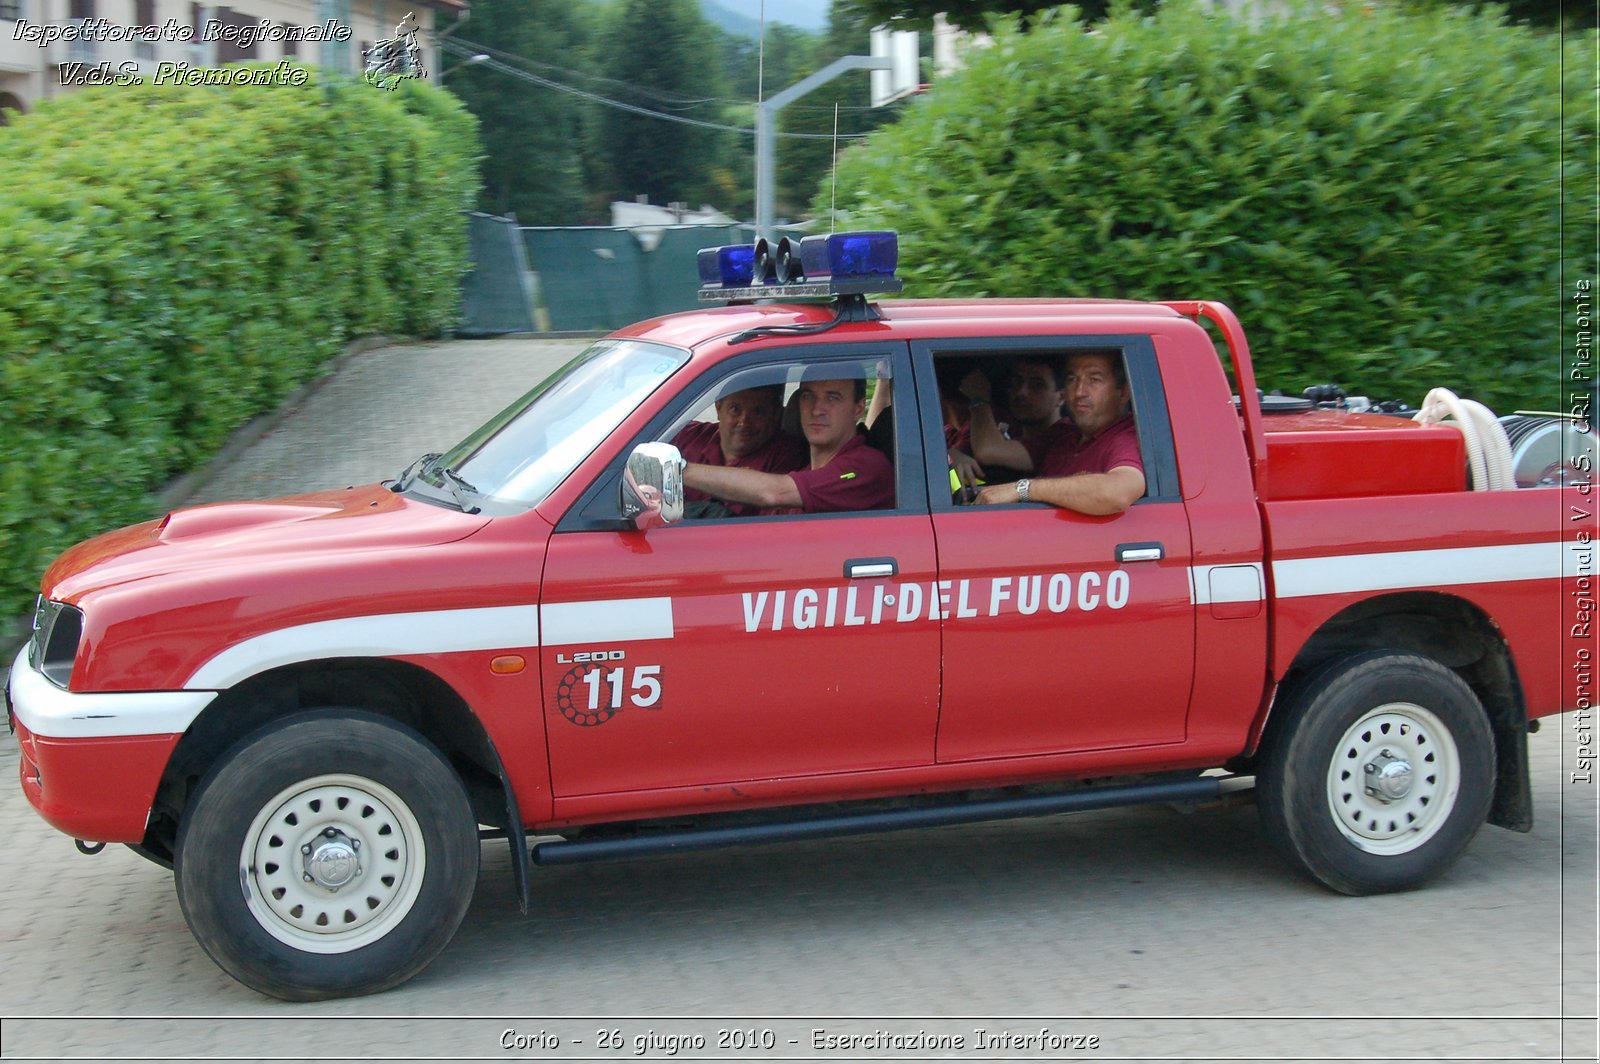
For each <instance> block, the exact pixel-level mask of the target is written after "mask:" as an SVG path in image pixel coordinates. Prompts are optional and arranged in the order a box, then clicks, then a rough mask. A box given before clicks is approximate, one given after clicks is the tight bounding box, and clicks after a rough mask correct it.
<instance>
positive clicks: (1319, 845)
mask: <svg viewBox="0 0 1600 1064" xmlns="http://www.w3.org/2000/svg"><path fill="white" fill-rule="evenodd" d="M1283 712H1284V714H1285V715H1284V717H1283V718H1282V719H1281V720H1280V721H1278V722H1276V724H1275V726H1274V732H1273V735H1272V738H1271V739H1270V740H1269V742H1268V746H1267V750H1266V753H1265V756H1264V759H1263V765H1262V771H1261V774H1260V778H1259V780H1258V783H1259V798H1260V808H1261V816H1262V825H1263V828H1264V830H1265V832H1266V835H1267V837H1268V839H1269V840H1270V841H1271V842H1272V843H1273V845H1274V846H1275V847H1276V848H1277V849H1278V850H1279V852H1280V853H1282V854H1283V856H1284V857H1285V858H1287V859H1288V861H1289V863H1290V864H1292V865H1294V866H1295V867H1296V868H1298V869H1300V870H1301V871H1302V872H1304V873H1306V874H1307V875H1309V876H1310V877H1311V878H1313V879H1315V880H1317V881H1318V882H1320V883H1322V884H1324V885H1325V886H1328V887H1331V888H1332V889H1334V890H1337V891H1340V892H1342V893H1345V894H1378V893H1383V892H1386V891H1395V890H1408V889H1411V888H1413V887H1417V886H1420V885H1422V884H1423V883H1424V882H1426V881H1427V880H1429V879H1431V878H1433V877H1434V876H1436V875H1438V874H1439V873H1440V872H1443V871H1444V870H1445V869H1446V868H1448V867H1450V865H1451V864H1453V863H1454V862H1455V860H1456V858H1457V857H1459V856H1460V855H1461V853H1462V851H1463V850H1465V849H1466V847H1467V844H1468V843H1469V842H1470V841H1471V840H1472V837H1473V835H1474V834H1476V833H1477V830H1478V827H1479V825H1481V824H1482V823H1483V822H1484V819H1485V818H1486V817H1487V816H1488V812H1489V803H1490V800H1491V798H1492V797H1493V794H1494V756H1495V755H1494V733H1493V732H1492V731H1491V730H1490V728H1489V721H1488V717H1487V716H1486V714H1485V713H1484V710H1483V706H1482V704H1481V703H1480V702H1479V701H1478V698H1477V696H1476V695H1474V694H1473V692H1472V689H1471V688H1470V687H1468V686H1467V684H1466V682H1465V681H1463V680H1462V679H1461V677H1459V676H1457V675H1456V674H1455V673H1453V672H1451V671H1450V670H1449V669H1447V668H1445V667H1444V666H1443V665H1440V664H1439V663H1438V662H1436V661H1433V660H1431V659H1428V658H1424V657H1420V656H1417V655H1414V654H1406V653H1403V652H1399V651H1374V652H1370V653H1366V654H1360V655H1357V656H1355V657H1352V658H1347V659H1345V660H1343V661H1339V662H1336V663H1334V664H1332V665H1330V666H1328V667H1326V668H1324V669H1323V670H1322V671H1321V672H1320V673H1318V674H1316V675H1314V676H1312V677H1311V678H1310V679H1309V680H1308V681H1306V682H1305V683H1303V684H1301V685H1300V686H1299V688H1298V692H1297V693H1296V694H1294V695H1292V696H1291V697H1290V700H1289V702H1288V704H1287V705H1286V706H1285V707H1284V709H1283Z"/></svg>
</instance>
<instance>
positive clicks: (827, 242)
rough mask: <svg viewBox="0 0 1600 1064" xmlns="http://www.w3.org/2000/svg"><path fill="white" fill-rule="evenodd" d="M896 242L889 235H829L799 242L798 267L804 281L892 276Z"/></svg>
mask: <svg viewBox="0 0 1600 1064" xmlns="http://www.w3.org/2000/svg"><path fill="white" fill-rule="evenodd" d="M899 258H900V240H899V237H898V236H896V235H895V234H894V233H892V232H872V233H830V234H829V235H827V236H808V237H806V238H805V239H804V240H802V241H800V265H801V269H803V270H804V271H805V275H806V276H807V277H808V278H812V279H815V278H818V277H893V276H894V271H895V267H896V266H897V265H898V264H899Z"/></svg>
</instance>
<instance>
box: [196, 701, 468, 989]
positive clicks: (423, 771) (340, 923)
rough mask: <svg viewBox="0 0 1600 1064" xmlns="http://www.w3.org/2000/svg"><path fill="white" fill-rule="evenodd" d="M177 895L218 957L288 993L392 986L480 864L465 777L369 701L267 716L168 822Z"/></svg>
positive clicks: (426, 953)
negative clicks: (174, 827)
mask: <svg viewBox="0 0 1600 1064" xmlns="http://www.w3.org/2000/svg"><path fill="white" fill-rule="evenodd" d="M177 851H178V852H177V859H176V862H175V871H176V874H177V886H178V901H179V904H180V905H181V907H182V909H183V915H184V918H185V919H186V920H187V921H188V923H189V929H190V930H191V931H192V932H193V933H194V936H195V939H196V940H197V941H199V943H200V945H201V946H202V947H203V948H204V949H205V951H206V952H207V953H208V954H210V955H211V958H212V959H213V960H214V961H216V962H217V964H219V965H220V966H221V967H222V968H223V970H224V971H226V972H227V973H228V974H229V975H232V976H233V977H234V978H235V979H238V980H239V981H240V982H242V983H244V984H245V985H246V986H249V987H251V988H252V989H255V990H259V991H260V992H262V993H264V994H270V995H272V996H273V997H278V998H283V999H285V1000H291V1001H311V1000H317V999H320V998H329V997H344V996H351V995H357V994H369V993H374V992H377V991H380V990H386V989H389V988H390V987H393V986H397V985H399V984H400V983H402V982H404V981H405V980H407V979H409V978H411V977H412V976H413V975H415V974H416V973H417V972H419V971H421V970H422V969H423V967H425V966H426V965H427V964H428V962H429V961H431V960H432V959H433V958H434V957H435V956H437V955H438V953H439V951H440V950H442V949H444V947H445V945H446V944H447V943H448V942H449V941H450V939H451V937H452V936H453V935H454V934H455V931H456V928H457V927H458V926H460V923H461V920H462V917H464V916H465V915H466V911H467V905H468V903H469V902H470V901H471V900H472V891H473V887H474V886H475V885H476V881H477V874H478V837H477V825H476V823H475V821H474V820H473V817H472V813H471V809H470V807H469V804H468V802H467V797H466V793H465V791H463V789H462V787H461V783H460V780H459V779H458V778H457V776H456V774H455V772H454V771H453V770H452V769H451V768H450V766H449V765H448V764H447V763H446V762H445V760H444V758H443V757H442V756H441V755H440V754H439V752H438V751H437V750H436V749H435V748H434V747H433V746H432V745H431V744H429V743H428V742H427V741H426V740H425V739H423V738H422V737H421V736H419V735H417V734H415V733H414V732H411V731H409V730H407V729H405V728H402V727H400V726H399V725H397V724H395V723H394V722H392V721H390V720H387V719H385V718H383V717H379V716H377V715H375V714H370V713H364V712H359V711H354V710H324V711H320V712H314V713H306V714H300V715H297V716H295V717H290V718H288V719H286V720H283V721H279V722H275V723H274V724H272V725H269V726H268V727H266V728H264V729H262V730H261V731H260V732H258V733H256V734H255V735H253V736H251V737H250V738H248V739H246V740H244V741H243V742H241V743H240V744H239V745H238V746H235V747H234V748H233V749H232V750H230V751H228V752H227V753H225V754H224V755H223V756H222V757H221V758H219V759H218V761H217V764H216V765H215V766H214V767H213V768H212V769H211V771H210V772H209V773H208V774H207V775H206V778H205V779H204V780H203V781H202V782H201V784H200V787H199V789H198V791H197V793H196V795H195V797H194V799H193V801H192V802H191V803H190V806H189V808H188V810H187V811H186V813H185V815H184V818H183V823H182V825H181V827H180V829H179V832H178V846H177Z"/></svg>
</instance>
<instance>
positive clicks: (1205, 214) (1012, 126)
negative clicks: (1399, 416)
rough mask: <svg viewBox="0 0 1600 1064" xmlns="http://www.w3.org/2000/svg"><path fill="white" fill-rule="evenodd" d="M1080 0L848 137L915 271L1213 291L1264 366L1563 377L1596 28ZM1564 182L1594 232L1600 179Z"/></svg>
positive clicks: (1045, 290)
mask: <svg viewBox="0 0 1600 1064" xmlns="http://www.w3.org/2000/svg"><path fill="white" fill-rule="evenodd" d="M1072 14H1073V13H1072V11H1071V9H1063V10H1062V11H1060V12H1058V13H1056V17H1054V18H1046V19H1045V20H1044V21H1042V22H1040V23H1035V24H1034V25H1033V26H1032V27H1031V29H1030V31H1029V32H1027V33H1020V32H1018V31H1017V29H1016V27H1015V25H1014V24H1008V23H1001V24H999V25H998V26H997V28H996V29H997V32H996V34H995V40H994V44H993V47H991V48H987V49H984V50H979V51H975V52H973V53H972V54H971V55H970V57H969V60H970V61H969V64H968V66H967V68H966V69H965V70H964V71H962V72H960V73H958V74H955V75H953V76H951V77H949V78H946V79H942V80H939V81H936V82H935V84H934V85H933V87H932V89H931V91H930V92H929V93H928V94H927V95H926V96H925V97H924V98H923V99H922V100H921V101H920V102H919V103H918V104H917V105H916V106H914V107H912V108H911V109H910V110H909V111H908V112H907V113H906V115H905V116H904V118H903V119H902V120H901V122H900V123H899V124H898V125H896V126H893V127H890V128H887V129H885V130H883V131H881V132H879V133H876V134H874V135H873V137H872V138H871V139H870V140H869V141H868V142H866V143H865V144H863V145H862V146H860V147H858V148H856V149H853V150H851V151H849V152H847V153H846V155H845V157H844V158H843V159H841V162H840V168H839V174H838V197H839V203H840V205H841V208H842V210H841V215H840V221H839V225H840V227H841V228H844V227H845V225H846V224H847V223H848V224H849V225H850V226H851V227H856V228H859V227H863V226H879V225H881V226H886V227H891V228H895V229H898V230H899V231H900V233H901V240H902V251H901V261H902V263H903V264H904V266H903V269H902V271H901V273H902V276H903V277H904V278H905V279H906V281H907V293H908V294H910V295H922V296H935V295H961V296H972V295H1013V296H1021V295H1094V296H1116V297H1131V298H1140V299H1217V300H1222V301H1224V302H1226V303H1228V304H1230V305H1231V306H1232V307H1233V308H1234V310H1235V311H1236V312H1238V314H1239V316H1240V318H1241V319H1242V320H1243V322H1244V324H1245V327H1246V329H1247V331H1248V332H1249V335H1250V337H1251V347H1252V353H1253V354H1254V356H1255V359H1256V363H1257V376H1258V379H1259V380H1261V381H1262V382H1264V384H1265V386H1267V387H1273V386H1278V387H1283V388H1285V390H1289V389H1295V390H1298V389H1299V388H1301V387H1304V386H1305V385H1308V384H1313V383H1319V382H1324V381H1332V382H1337V383H1340V384H1344V385H1346V386H1347V387H1350V388H1352V389H1353V390H1356V391H1360V392H1363V393H1365V394H1369V395H1373V396H1374V397H1382V398H1399V399H1405V400H1407V401H1409V402H1411V403H1413V404H1415V403H1418V402H1420V401H1421V399H1422V396H1423V394H1424V393H1425V391H1426V390H1427V389H1428V388H1429V387H1432V386H1436V385H1445V386H1448V387H1451V388H1453V389H1455V390H1456V391H1458V392H1459V393H1461V394H1464V395H1469V396H1473V397H1476V398H1479V399H1482V400H1484V401H1487V402H1489V403H1490V404H1491V405H1492V406H1495V407H1496V408H1497V409H1499V410H1500V411H1501V412H1509V411H1510V409H1512V408H1513V407H1519V406H1530V405H1531V406H1538V407H1544V408H1546V409H1548V408H1550V405H1551V404H1554V403H1555V402H1556V401H1557V392H1558V388H1559V378H1560V355H1559V351H1560V345H1561V339H1560V330H1561V328H1562V313H1563V310H1562V306H1563V296H1564V295H1565V294H1568V293H1563V292H1562V290H1561V284H1560V268H1561V264H1562V262H1561V259H1562V256H1561V232H1560V229H1561V226H1560V225H1558V213H1559V212H1560V210H1561V208H1562V206H1563V200H1562V182H1561V181H1560V177H1561V173H1562V155H1563V138H1565V148H1566V151H1567V153H1568V156H1569V158H1570V159H1571V160H1573V162H1572V163H1570V164H1569V166H1577V167H1579V168H1580V169H1581V168H1582V166H1583V165H1585V164H1584V160H1591V159H1592V155H1593V151H1594V142H1593V134H1594V122H1593V100H1592V98H1591V97H1592V92H1593V84H1592V73H1593V71H1592V66H1593V64H1592V57H1593V44H1594V42H1593V38H1592V37H1590V38H1589V39H1588V40H1587V41H1584V40H1579V39H1576V38H1575V39H1573V40H1571V41H1569V42H1567V43H1566V44H1563V42H1562V41H1561V40H1560V39H1559V38H1557V37H1554V36H1551V35H1541V34H1538V33H1534V32H1531V31H1528V30H1526V29H1522V28H1514V27H1510V26H1507V25H1504V24H1502V23H1501V22H1499V21H1497V19H1496V18H1495V17H1493V16H1492V15H1471V14H1463V13H1460V12H1451V11H1439V12H1435V13H1430V14H1425V15H1419V16H1413V17H1406V16H1402V15H1398V14H1395V13H1393V12H1386V11H1385V10H1383V9H1382V8H1373V9H1367V8H1363V7H1352V8H1350V9H1348V12H1347V13H1346V14H1343V15H1327V14H1323V13H1320V12H1315V11H1311V10H1307V11H1304V12H1300V13H1297V14H1296V13H1291V14H1288V15H1284V16H1280V17H1276V18H1263V19H1261V20H1259V21H1253V22H1252V21H1240V20H1236V19H1233V18H1230V17H1228V16H1226V15H1224V14H1220V13H1209V12H1206V11H1203V10H1201V9H1198V8H1196V7H1194V6H1191V5H1189V4H1186V3H1181V2H1179V0H1171V2H1170V3H1168V4H1166V5H1164V6H1163V7H1162V9H1161V11H1160V13H1159V14H1156V15H1155V16H1153V17H1147V18H1146V17H1138V16H1136V15H1132V14H1128V13H1123V14H1120V15H1116V16H1114V17H1113V18H1111V19H1110V20H1109V21H1107V22H1105V23H1102V24H1101V25H1099V26H1098V27H1096V29H1095V32H1093V33H1086V32H1085V31H1084V27H1083V26H1081V25H1079V24H1077V23H1075V22H1074V21H1072ZM1563 47H1565V48H1567V49H1568V53H1567V57H1566V58H1567V63H1566V66H1567V69H1568V71H1569V77H1568V85H1567V87H1566V92H1567V94H1568V95H1569V96H1571V97H1572V100H1571V101H1569V104H1568V107H1567V111H1568V115H1567V120H1566V123H1565V125H1564V124H1563V116H1562V96H1563V86H1562V78H1561V69H1562V58H1563V56H1562V49H1563ZM1585 72H1587V74H1585ZM1584 86H1587V89H1585V87H1584ZM1569 176H1570V175H1569ZM1591 176H1592V175H1591ZM1565 194H1566V197H1567V199H1566V207H1567V210H1568V217H1567V221H1568V226H1569V232H1570V233H1571V234H1572V236H1571V242H1572V243H1573V244H1574V245H1576V244H1577V243H1579V242H1581V237H1582V235H1583V234H1584V233H1587V234H1589V238H1590V239H1589V240H1588V242H1587V243H1586V247H1585V248H1584V249H1575V254H1580V255H1581V254H1584V253H1591V254H1592V250H1593V248H1592V236H1593V233H1594V232H1595V223H1594V217H1595V214H1594V211H1595V204H1594V199H1593V181H1592V180H1588V181H1583V180H1569V181H1568V182H1567V183H1566V189H1565ZM820 203H822V201H821V200H819V204H820ZM824 209H825V205H824ZM1571 266H1572V269H1574V270H1576V269H1580V268H1581V269H1587V270H1589V271H1591V275H1592V269H1593V265H1592V262H1587V261H1585V262H1579V261H1576V260H1574V261H1573V263H1572V264H1571ZM1569 287H1570V282H1569Z"/></svg>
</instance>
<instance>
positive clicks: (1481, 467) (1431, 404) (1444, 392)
mask: <svg viewBox="0 0 1600 1064" xmlns="http://www.w3.org/2000/svg"><path fill="white" fill-rule="evenodd" d="M1412 420H1413V421H1419V422H1421V423H1423V424H1425V425H1440V424H1452V425H1454V426H1455V428H1456V429H1457V430H1459V431H1460V433H1461V435H1462V437H1463V439H1464V440H1465V442H1466V445H1467V466H1468V467H1469V468H1470V469H1471V471H1472V488H1473V490H1474V491H1508V490H1511V489H1513V488H1515V487H1516V486H1517V478H1516V474H1515V471H1514V469H1513V466H1512V462H1511V441H1510V440H1509V439H1507V438H1506V430H1505V426H1503V425H1501V424H1500V421H1499V419H1497V418H1496V417H1495V416H1494V412H1493V411H1492V410H1490V409H1489V408H1488V407H1486V406H1484V405H1483V404H1482V403H1479V402H1476V401H1474V400H1471V399H1460V398H1457V396H1456V394H1455V393H1454V392H1452V391H1450V389H1448V388H1435V389H1433V390H1432V391H1430V392H1429V393H1428V394H1427V396H1426V397H1425V398H1424V399H1423V400H1422V409H1420V410H1418V411H1417V413H1416V416H1415V417H1414V418H1412Z"/></svg>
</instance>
